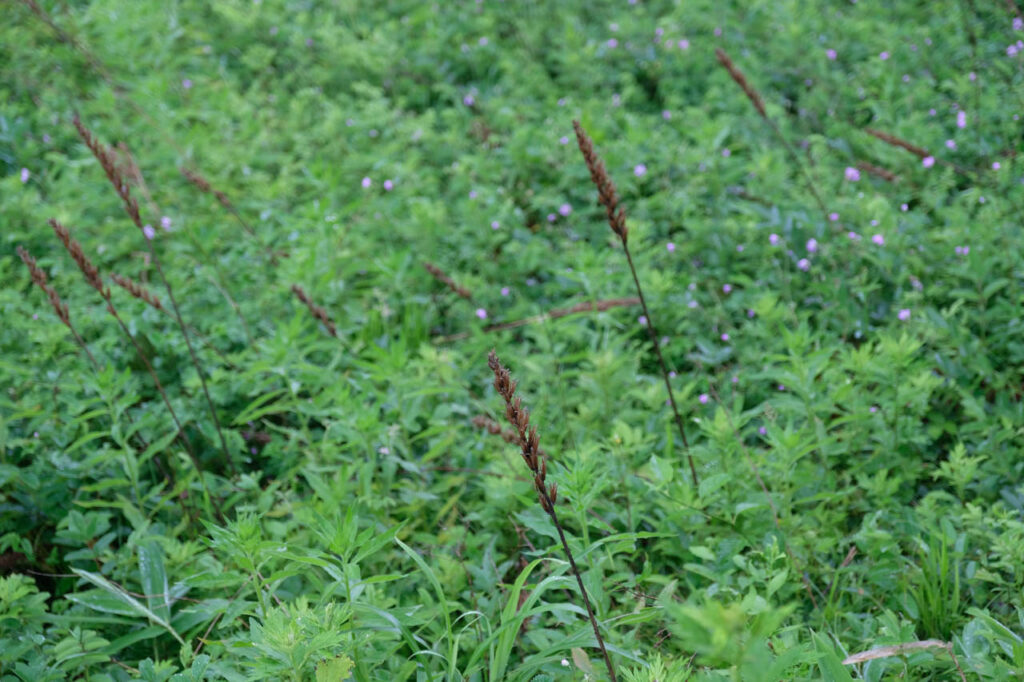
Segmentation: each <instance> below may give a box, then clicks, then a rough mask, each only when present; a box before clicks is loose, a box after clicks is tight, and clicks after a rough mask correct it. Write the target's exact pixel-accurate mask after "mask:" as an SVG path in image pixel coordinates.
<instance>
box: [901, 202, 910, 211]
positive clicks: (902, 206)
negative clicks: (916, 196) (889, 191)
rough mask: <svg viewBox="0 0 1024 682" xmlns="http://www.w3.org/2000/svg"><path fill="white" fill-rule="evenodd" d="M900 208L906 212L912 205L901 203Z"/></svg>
mask: <svg viewBox="0 0 1024 682" xmlns="http://www.w3.org/2000/svg"><path fill="white" fill-rule="evenodd" d="M900 210H901V211H903V212H904V213H906V212H907V211H909V210H910V206H909V205H908V204H900Z"/></svg>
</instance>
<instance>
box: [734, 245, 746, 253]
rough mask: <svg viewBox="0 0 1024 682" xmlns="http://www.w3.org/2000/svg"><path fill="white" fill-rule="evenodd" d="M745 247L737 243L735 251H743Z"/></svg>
mask: <svg viewBox="0 0 1024 682" xmlns="http://www.w3.org/2000/svg"><path fill="white" fill-rule="evenodd" d="M745 248H747V247H745V246H743V244H737V245H736V251H737V253H743V249H745Z"/></svg>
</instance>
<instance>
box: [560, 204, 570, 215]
mask: <svg viewBox="0 0 1024 682" xmlns="http://www.w3.org/2000/svg"><path fill="white" fill-rule="evenodd" d="M558 212H559V213H561V214H562V215H563V216H567V215H569V214H570V213H572V206H570V205H569V204H562V205H561V206H559V207H558Z"/></svg>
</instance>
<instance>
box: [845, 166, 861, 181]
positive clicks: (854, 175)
mask: <svg viewBox="0 0 1024 682" xmlns="http://www.w3.org/2000/svg"><path fill="white" fill-rule="evenodd" d="M845 175H846V179H847V180H849V181H850V182H857V181H858V180H860V171H859V170H857V169H856V168H854V167H853V166H847V167H846V173H845Z"/></svg>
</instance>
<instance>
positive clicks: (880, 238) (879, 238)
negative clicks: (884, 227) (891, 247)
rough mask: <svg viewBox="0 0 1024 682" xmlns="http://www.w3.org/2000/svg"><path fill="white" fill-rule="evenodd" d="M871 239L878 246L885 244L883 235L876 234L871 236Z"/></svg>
mask: <svg viewBox="0 0 1024 682" xmlns="http://www.w3.org/2000/svg"><path fill="white" fill-rule="evenodd" d="M871 241H872V242H874V243H875V244H877V245H878V246H885V237H883V236H882V235H880V234H876V235H874V236H873V237H871Z"/></svg>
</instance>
